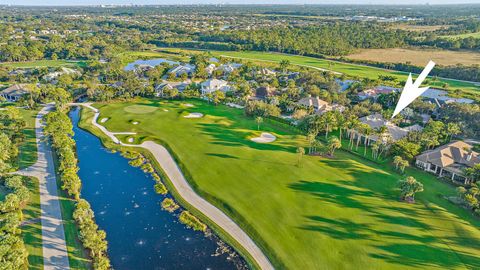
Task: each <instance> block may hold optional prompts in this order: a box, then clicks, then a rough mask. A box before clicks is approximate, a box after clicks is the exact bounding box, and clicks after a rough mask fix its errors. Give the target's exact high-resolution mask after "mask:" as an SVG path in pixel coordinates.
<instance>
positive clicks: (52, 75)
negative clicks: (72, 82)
mask: <svg viewBox="0 0 480 270" xmlns="http://www.w3.org/2000/svg"><path fill="white" fill-rule="evenodd" d="M64 74H68V75H80V72H79V71H77V70H75V69H71V68H67V67H62V68H61V69H60V70H58V71H55V72H50V73H48V74H47V75H45V76H43V79H44V80H45V81H47V82H51V81H53V80H55V79H56V78H58V77H60V76H62V75H64Z"/></svg>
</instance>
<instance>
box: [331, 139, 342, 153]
mask: <svg viewBox="0 0 480 270" xmlns="http://www.w3.org/2000/svg"><path fill="white" fill-rule="evenodd" d="M340 147H342V142H341V141H340V139H339V138H337V137H336V136H332V137H330V139H328V154H329V155H330V156H333V153H334V152H335V150H337V149H338V148H340Z"/></svg>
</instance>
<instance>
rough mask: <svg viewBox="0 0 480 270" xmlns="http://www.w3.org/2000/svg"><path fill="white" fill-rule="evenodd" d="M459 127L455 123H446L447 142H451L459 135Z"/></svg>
mask: <svg viewBox="0 0 480 270" xmlns="http://www.w3.org/2000/svg"><path fill="white" fill-rule="evenodd" d="M460 132H461V130H460V126H459V125H458V124H457V123H448V124H447V134H448V136H449V139H448V141H452V137H453V136H454V135H457V134H460Z"/></svg>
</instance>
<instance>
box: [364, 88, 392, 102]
mask: <svg viewBox="0 0 480 270" xmlns="http://www.w3.org/2000/svg"><path fill="white" fill-rule="evenodd" d="M398 91H400V90H399V89H398V88H395V87H389V86H377V87H375V88H371V89H367V90H364V91H362V92H360V93H358V98H359V99H360V100H365V99H370V98H371V99H377V97H378V96H379V95H381V94H391V93H394V92H398Z"/></svg>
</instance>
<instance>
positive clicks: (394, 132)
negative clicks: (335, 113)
mask: <svg viewBox="0 0 480 270" xmlns="http://www.w3.org/2000/svg"><path fill="white" fill-rule="evenodd" d="M359 120H360V122H362V123H364V124H367V125H368V126H370V128H371V129H373V130H378V129H380V128H381V127H383V126H385V127H386V128H387V130H386V131H387V133H386V134H384V136H383V137H381V138H380V136H379V135H377V134H372V135H370V136H368V139H369V141H370V144H371V143H374V142H376V141H378V140H381V141H382V142H384V143H385V142H387V137H390V138H391V139H392V140H393V141H398V140H400V139H402V138H403V137H405V136H407V135H408V133H410V132H412V131H421V130H422V129H423V128H422V127H421V126H419V125H413V126H409V127H403V128H401V127H399V126H397V125H395V124H393V123H392V122H390V121H388V120H385V118H383V116H382V115H381V114H379V113H376V114H372V115H368V116H365V117H362V118H360V119H359ZM357 134H360V132H357ZM360 135H361V134H360Z"/></svg>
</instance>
